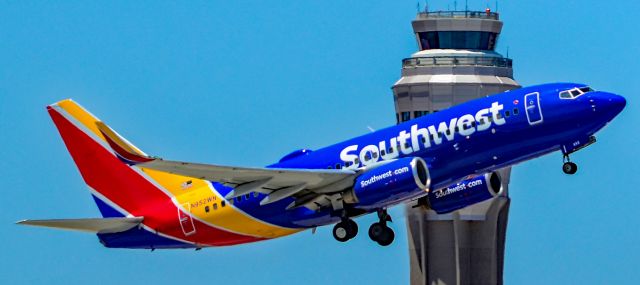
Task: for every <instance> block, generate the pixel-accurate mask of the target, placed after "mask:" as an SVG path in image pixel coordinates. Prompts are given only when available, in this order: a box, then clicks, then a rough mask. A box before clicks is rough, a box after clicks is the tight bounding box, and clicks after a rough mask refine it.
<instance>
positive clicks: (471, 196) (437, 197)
mask: <svg viewBox="0 0 640 285" xmlns="http://www.w3.org/2000/svg"><path fill="white" fill-rule="evenodd" d="M500 193H502V179H500V176H499V175H498V174H497V173H496V172H492V173H488V174H485V175H481V176H477V177H474V178H471V179H467V180H463V181H460V182H459V183H456V184H453V185H451V186H449V187H445V188H442V189H438V190H435V191H430V192H429V195H428V196H427V197H428V199H427V202H428V204H429V205H428V206H429V207H430V208H431V209H433V210H434V211H436V213H438V214H446V213H450V212H453V211H455V210H458V209H462V208H464V207H467V206H471V205H473V204H477V203H480V202H482V201H485V200H488V199H491V198H493V197H495V196H498V195H500Z"/></svg>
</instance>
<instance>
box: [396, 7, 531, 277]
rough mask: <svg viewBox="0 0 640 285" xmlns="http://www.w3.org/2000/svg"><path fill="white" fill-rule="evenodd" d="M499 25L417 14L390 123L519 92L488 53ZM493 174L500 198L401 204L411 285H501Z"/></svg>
mask: <svg viewBox="0 0 640 285" xmlns="http://www.w3.org/2000/svg"><path fill="white" fill-rule="evenodd" d="M502 25H503V23H502V22H501V21H500V20H499V15H498V14H497V13H494V12H490V11H438V12H422V13H419V14H418V15H417V17H416V19H415V20H414V21H413V22H412V26H413V31H414V34H415V37H416V40H417V43H418V49H419V50H418V51H417V52H415V53H414V54H412V55H411V57H409V58H406V59H404V60H403V61H402V77H401V78H400V79H399V80H398V81H397V82H396V83H395V84H394V85H393V87H392V90H393V99H394V104H395V108H396V120H397V122H398V123H400V122H404V121H407V120H410V119H414V118H417V117H420V116H424V115H427V114H430V113H433V112H437V111H439V110H442V109H445V108H448V107H451V106H453V105H456V104H460V103H463V102H466V101H469V100H472V99H475V98H479V97H483V96H487V95H491V94H496V93H500V92H503V91H506V90H511V89H515V88H519V87H520V85H519V84H518V83H517V82H516V81H514V80H513V69H512V67H513V62H512V60H511V59H509V58H505V57H503V56H502V55H501V54H499V53H497V52H496V51H495V49H496V46H497V43H498V37H499V35H500V32H501V30H502ZM465 174H466V173H465ZM469 174H471V173H469ZM500 174H501V177H502V183H503V187H504V189H505V191H504V195H503V196H499V197H496V198H494V199H491V200H488V201H485V202H483V203H480V204H477V205H474V206H471V207H467V208H465V209H461V210H458V211H456V212H454V213H451V214H447V215H438V214H436V213H435V212H434V211H432V210H429V209H426V208H424V207H423V206H417V205H416V204H415V203H414V204H409V205H407V207H406V212H407V230H408V238H409V256H410V262H411V284H502V269H503V258H504V241H505V234H506V225H507V218H508V213H509V204H510V199H509V197H508V185H509V179H510V169H503V170H501V171H500Z"/></svg>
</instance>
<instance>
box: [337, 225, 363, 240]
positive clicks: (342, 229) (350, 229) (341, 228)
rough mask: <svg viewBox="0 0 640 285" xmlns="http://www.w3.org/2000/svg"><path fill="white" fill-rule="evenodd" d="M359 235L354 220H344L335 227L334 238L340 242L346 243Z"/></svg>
mask: <svg viewBox="0 0 640 285" xmlns="http://www.w3.org/2000/svg"><path fill="white" fill-rule="evenodd" d="M357 234H358V224H356V222H354V221H353V220H344V221H342V222H339V223H337V224H336V225H335V226H334V227H333V237H334V238H335V239H336V240H337V241H339V242H345V241H348V240H350V239H352V238H354V237H355V236H356V235H357Z"/></svg>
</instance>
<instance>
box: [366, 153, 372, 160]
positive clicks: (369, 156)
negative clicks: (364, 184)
mask: <svg viewBox="0 0 640 285" xmlns="http://www.w3.org/2000/svg"><path fill="white" fill-rule="evenodd" d="M370 159H371V153H370V152H367V154H365V155H364V161H369V160H370Z"/></svg>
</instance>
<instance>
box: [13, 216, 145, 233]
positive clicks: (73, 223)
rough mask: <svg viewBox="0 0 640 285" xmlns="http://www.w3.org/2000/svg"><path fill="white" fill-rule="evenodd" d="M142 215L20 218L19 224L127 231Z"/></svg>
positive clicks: (79, 229)
mask: <svg viewBox="0 0 640 285" xmlns="http://www.w3.org/2000/svg"><path fill="white" fill-rule="evenodd" d="M142 220H143V218H142V217H134V218H95V219H94V218H90V219H50V220H22V221H19V222H17V224H19V225H27V226H36V227H47V228H55V229H63V230H72V231H81V232H89V233H101V234H106V233H119V232H124V231H127V230H129V229H131V228H133V227H135V226H137V225H139V224H140V223H142Z"/></svg>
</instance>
